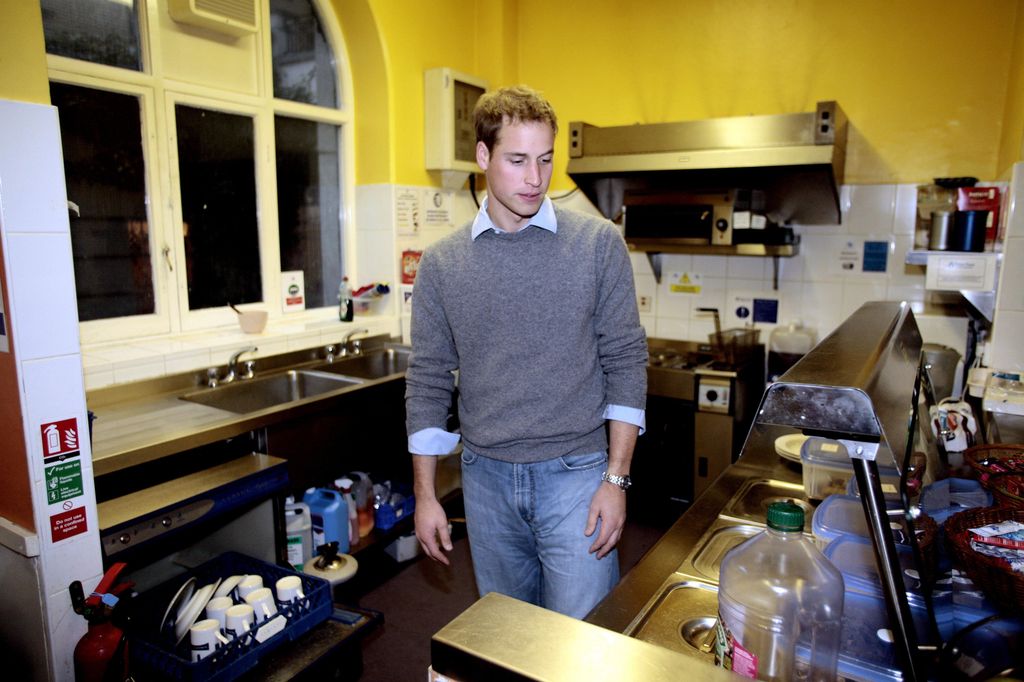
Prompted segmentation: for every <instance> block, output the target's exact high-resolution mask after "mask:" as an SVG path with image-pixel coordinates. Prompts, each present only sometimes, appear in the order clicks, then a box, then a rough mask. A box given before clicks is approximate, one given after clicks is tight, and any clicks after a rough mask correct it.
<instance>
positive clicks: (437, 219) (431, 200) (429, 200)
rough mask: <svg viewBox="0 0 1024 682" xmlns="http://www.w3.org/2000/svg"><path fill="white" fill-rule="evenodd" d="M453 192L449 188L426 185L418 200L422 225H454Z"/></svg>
mask: <svg viewBox="0 0 1024 682" xmlns="http://www.w3.org/2000/svg"><path fill="white" fill-rule="evenodd" d="M454 197H455V193H454V192H452V191H451V190H445V189H438V188H436V187H426V188H424V189H423V195H422V197H421V201H420V207H421V211H422V214H423V226H424V227H454V223H453V222H452V202H453V201H454Z"/></svg>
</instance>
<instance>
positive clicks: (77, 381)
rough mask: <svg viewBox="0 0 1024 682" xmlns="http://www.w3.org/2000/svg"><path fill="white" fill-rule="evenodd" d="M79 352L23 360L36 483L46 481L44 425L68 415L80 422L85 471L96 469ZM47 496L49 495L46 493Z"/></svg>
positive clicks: (27, 436) (24, 395)
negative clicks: (42, 427) (41, 358)
mask: <svg viewBox="0 0 1024 682" xmlns="http://www.w3.org/2000/svg"><path fill="white" fill-rule="evenodd" d="M81 368H82V365H81V359H80V358H79V356H78V354H74V355H62V356H60V357H54V358H46V359H43V360H30V361H25V362H22V363H21V372H20V378H21V383H22V400H21V402H22V409H23V410H24V411H25V421H26V427H25V428H26V433H25V442H26V443H27V444H28V456H29V468H30V471H31V475H32V481H33V483H36V484H39V485H42V480H43V457H44V454H45V453H44V452H43V441H42V431H41V428H40V427H41V426H42V425H43V424H49V423H51V422H57V421H62V420H64V419H75V420H77V422H78V436H79V438H78V441H79V448H80V451H81V453H82V454H81V457H80V458H81V460H82V467H83V471H84V472H88V471H91V470H92V451H91V447H90V444H89V438H88V434H89V430H88V429H89V421H88V417H87V410H86V406H85V386H84V383H83V380H82V369H81ZM44 499H45V496H44Z"/></svg>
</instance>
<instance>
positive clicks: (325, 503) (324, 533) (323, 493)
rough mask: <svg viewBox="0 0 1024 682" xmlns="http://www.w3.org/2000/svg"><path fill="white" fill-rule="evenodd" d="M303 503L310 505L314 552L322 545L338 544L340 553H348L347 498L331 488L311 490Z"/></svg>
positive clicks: (304, 497) (307, 491) (303, 497)
mask: <svg viewBox="0 0 1024 682" xmlns="http://www.w3.org/2000/svg"><path fill="white" fill-rule="evenodd" d="M302 501H303V502H305V503H306V504H307V505H309V516H310V521H311V522H312V526H313V548H314V551H315V549H316V548H317V547H319V546H320V545H324V544H327V543H328V542H337V543H338V551H339V552H341V553H343V554H344V553H345V552H348V548H349V542H348V532H349V531H348V529H349V523H348V504H347V503H346V502H345V497H344V496H343V495H342V494H341V493H340V492H339V491H337V490H331V489H330V488H309V489H308V490H306V494H305V495H303V496H302Z"/></svg>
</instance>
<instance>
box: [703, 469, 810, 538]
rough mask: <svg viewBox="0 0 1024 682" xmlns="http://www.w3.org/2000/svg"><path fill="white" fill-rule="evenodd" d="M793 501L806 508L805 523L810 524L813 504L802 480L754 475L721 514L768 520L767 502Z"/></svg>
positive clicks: (744, 519)
mask: <svg viewBox="0 0 1024 682" xmlns="http://www.w3.org/2000/svg"><path fill="white" fill-rule="evenodd" d="M786 500H789V501H792V502H793V503H794V504H796V505H797V506H798V507H800V508H801V509H803V510H804V518H805V521H806V527H808V528H810V525H811V516H812V515H813V514H814V507H813V506H812V505H811V504H810V503H809V502H808V501H807V495H806V494H805V493H804V486H803V484H801V483H789V482H787V481H778V480H774V479H769V478H752V479H750V480H748V481H746V482H745V483H744V484H743V487H742V488H740V489H739V490H738V491H737V492H736V494H735V495H733V497H732V499H731V500H729V501H728V502H727V503H726V505H725V507H724V508H723V509H722V514H721V515H722V516H728V517H730V518H734V519H737V520H740V521H754V522H756V523H762V524H763V523H766V522H767V519H768V506H769V505H770V504H771V503H772V502H783V501H786Z"/></svg>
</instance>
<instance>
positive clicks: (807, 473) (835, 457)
mask: <svg viewBox="0 0 1024 682" xmlns="http://www.w3.org/2000/svg"><path fill="white" fill-rule="evenodd" d="M884 452H885V455H884V457H885V458H888V460H889V461H890V462H891V461H892V457H891V456H889V455H888V450H886V451H884ZM880 454H881V451H880ZM800 463H801V465H802V466H803V482H804V493H805V494H806V495H807V497H809V498H811V499H812V500H823V499H825V498H826V497H828V496H829V495H834V494H837V493H840V494H841V493H845V492H847V484H848V483H849V480H850V479H851V478H853V465H852V464H851V463H850V456H849V454H848V453H847V452H846V446H844V445H843V444H842V443H840V442H839V441H835V440H830V439H828V438H818V437H816V436H814V437H811V438H808V439H807V440H805V441H804V443H803V445H802V446H801V447H800ZM878 474H879V476H880V477H881V479H882V491H883V492H884V493H886V497H889V494H890V492H891V493H895V494H896V499H898V492H899V481H900V474H899V471H898V470H897V469H896V468H895V467H894V466H886V465H883V464H879V465H878Z"/></svg>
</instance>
